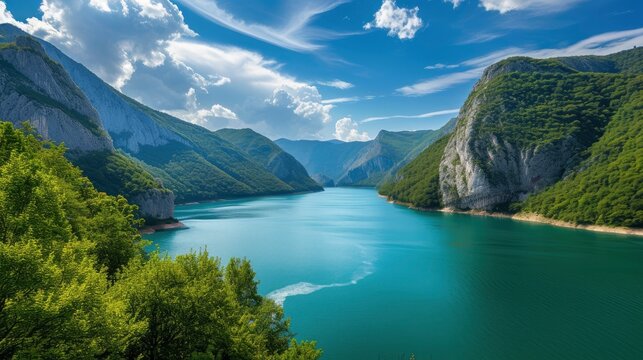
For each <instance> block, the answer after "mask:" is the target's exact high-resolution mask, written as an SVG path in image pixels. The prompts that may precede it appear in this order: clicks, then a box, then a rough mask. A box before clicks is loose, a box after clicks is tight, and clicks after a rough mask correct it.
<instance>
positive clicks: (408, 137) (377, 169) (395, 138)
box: [337, 120, 455, 186]
mask: <svg viewBox="0 0 643 360" xmlns="http://www.w3.org/2000/svg"><path fill="white" fill-rule="evenodd" d="M454 126H455V120H451V121H449V122H447V123H446V124H445V125H444V126H443V127H442V128H440V129H438V130H420V131H400V132H392V131H385V130H382V131H380V133H379V134H378V135H377V137H376V138H375V139H374V140H373V141H371V142H370V143H369V144H368V146H366V147H365V148H364V149H362V150H361V151H360V153H359V154H358V155H357V158H356V159H355V160H354V161H353V163H352V164H351V165H350V166H349V168H348V170H347V171H346V172H345V173H344V174H343V175H342V176H341V177H340V178H339V180H338V181H337V183H338V185H340V186H342V185H346V186H376V185H378V184H381V183H383V182H385V181H387V180H388V179H390V178H392V177H393V176H394V175H395V173H396V172H397V171H398V170H399V169H400V168H401V167H402V166H404V165H406V164H407V163H408V162H409V161H411V160H412V159H413V158H415V157H416V156H417V155H418V154H419V153H420V152H421V151H423V150H424V149H426V148H427V146H429V145H431V144H432V143H433V142H435V141H436V140H437V139H439V138H440V137H442V136H444V135H445V134H448V133H450V132H451V131H452V130H453V128H454Z"/></svg>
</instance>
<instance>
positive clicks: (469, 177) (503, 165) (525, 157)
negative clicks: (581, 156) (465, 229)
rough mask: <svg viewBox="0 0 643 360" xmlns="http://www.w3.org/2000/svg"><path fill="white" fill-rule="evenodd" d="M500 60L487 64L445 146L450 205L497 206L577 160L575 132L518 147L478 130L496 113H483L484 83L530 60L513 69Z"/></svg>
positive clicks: (443, 182)
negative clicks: (498, 62) (556, 139)
mask: <svg viewBox="0 0 643 360" xmlns="http://www.w3.org/2000/svg"><path fill="white" fill-rule="evenodd" d="M500 65H501V66H493V67H491V68H489V69H488V70H487V71H486V72H485V74H484V75H483V77H482V79H481V80H480V81H479V82H478V84H477V85H476V87H475V89H474V91H473V92H472V94H473V95H472V97H471V98H469V99H468V100H467V102H466V103H465V106H464V107H463V109H462V111H461V112H460V115H459V117H458V125H457V127H456V130H455V132H454V134H453V136H452V137H451V139H450V141H449V143H448V144H447V146H446V148H445V152H444V155H443V157H442V161H441V162H440V190H441V192H442V200H443V203H444V205H445V207H447V208H455V209H479V210H493V209H496V208H497V207H498V206H499V205H503V204H507V203H510V202H514V201H519V200H523V199H524V198H525V197H526V196H527V195H528V194H530V193H533V192H536V191H539V190H541V189H543V188H545V187H547V186H549V185H551V184H553V183H555V182H556V181H558V180H559V179H561V178H562V177H563V175H564V174H565V172H566V171H568V170H569V169H570V168H571V167H572V166H573V165H574V164H576V163H577V161H578V152H579V148H580V146H579V144H578V143H577V141H576V140H575V139H574V138H573V137H567V138H564V139H562V140H560V141H554V142H551V143H547V144H545V145H534V146H530V147H520V146H518V145H516V144H512V143H509V142H507V141H504V140H500V139H499V138H498V137H496V136H495V135H494V134H485V135H480V134H479V133H477V130H476V129H479V128H481V127H483V126H481V125H484V123H485V122H491V121H492V120H493V119H492V117H493V116H494V114H491V115H487V117H482V116H480V115H479V109H480V106H481V104H482V103H483V102H484V101H485V99H484V91H480V90H481V88H482V87H483V86H485V85H486V83H487V82H488V81H490V80H491V79H493V78H494V76H497V75H498V74H500V73H503V72H507V71H522V70H524V71H530V69H529V64H522V63H521V62H516V63H515V64H510V68H507V67H506V66H505V67H502V65H503V64H500ZM521 66H523V67H525V68H524V69H523V68H522V67H521ZM497 111H498V112H501V111H504V109H501V108H500V109H497Z"/></svg>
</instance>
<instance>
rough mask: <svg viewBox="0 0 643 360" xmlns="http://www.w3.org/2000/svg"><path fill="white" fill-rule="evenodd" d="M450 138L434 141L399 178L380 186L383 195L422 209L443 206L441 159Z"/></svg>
mask: <svg viewBox="0 0 643 360" xmlns="http://www.w3.org/2000/svg"><path fill="white" fill-rule="evenodd" d="M450 138H451V136H450V135H447V136H444V137H442V138H441V139H439V140H437V141H436V142H434V143H433V144H431V145H430V146H429V147H428V148H426V150H424V151H423V152H422V153H421V154H420V155H418V157H417V158H415V160H413V161H411V162H410V163H409V164H408V165H406V166H405V167H404V168H402V170H400V171H399V173H398V175H397V181H395V182H391V183H386V184H385V185H383V186H382V187H380V188H379V192H380V194H382V195H386V196H389V197H390V198H392V199H394V200H397V201H401V202H404V203H410V204H413V205H414V206H417V207H421V208H427V209H435V208H439V207H441V206H442V195H441V193H440V173H439V169H440V160H441V159H442V155H443V154H444V148H445V147H446V145H447V143H448V142H449V139H450Z"/></svg>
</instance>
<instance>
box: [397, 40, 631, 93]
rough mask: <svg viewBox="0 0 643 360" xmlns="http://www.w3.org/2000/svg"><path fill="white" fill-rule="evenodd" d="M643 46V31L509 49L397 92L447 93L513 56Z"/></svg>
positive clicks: (596, 52)
mask: <svg viewBox="0 0 643 360" xmlns="http://www.w3.org/2000/svg"><path fill="white" fill-rule="evenodd" d="M641 45H643V28H639V29H634V30H625V31H615V32H609V33H603V34H599V35H595V36H592V37H589V38H587V39H584V40H582V41H579V42H577V43H575V44H573V45H571V46H568V47H564V48H559V49H539V50H528V49H522V48H515V47H514V48H507V49H503V50H498V51H494V52H492V53H489V54H486V55H483V56H479V57H475V58H472V59H469V60H466V61H463V62H461V63H460V64H457V65H458V67H469V69H468V70H464V71H461V72H456V73H451V74H447V75H442V76H438V77H435V78H431V79H427V80H423V81H420V82H417V83H415V84H412V85H408V86H404V87H401V88H399V89H397V92H399V93H401V94H402V95H407V96H419V95H427V94H432V93H436V92H440V91H444V90H446V89H449V88H451V87H453V86H455V85H458V84H462V83H466V82H469V81H472V80H476V79H478V78H479V77H480V75H482V73H483V72H484V69H485V68H486V67H487V66H489V65H491V64H494V63H496V62H498V61H500V60H502V59H506V58H508V57H512V56H528V57H533V58H538V59H544V58H552V57H563V56H578V55H607V54H612V53H615V52H618V51H622V50H627V49H631V48H633V47H634V46H641Z"/></svg>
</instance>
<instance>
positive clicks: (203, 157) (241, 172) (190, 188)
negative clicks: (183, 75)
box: [0, 24, 319, 202]
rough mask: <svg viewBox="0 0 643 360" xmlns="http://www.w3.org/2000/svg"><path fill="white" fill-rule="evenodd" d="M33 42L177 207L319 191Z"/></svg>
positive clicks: (6, 32)
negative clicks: (168, 191)
mask: <svg viewBox="0 0 643 360" xmlns="http://www.w3.org/2000/svg"><path fill="white" fill-rule="evenodd" d="M0 35H1V36H2V38H1V39H2V41H5V42H10V41H12V39H14V38H16V37H17V36H21V35H26V33H24V32H22V31H21V30H19V29H17V28H16V27H14V26H12V25H9V24H2V25H0ZM39 41H40V43H41V44H42V47H43V48H44V50H45V52H46V53H47V55H49V57H50V58H51V59H53V62H56V63H59V64H61V65H62V67H63V68H64V70H66V71H67V73H68V74H69V75H70V76H71V79H72V80H73V82H74V83H75V84H76V85H77V87H78V88H80V91H81V92H82V93H84V95H85V96H86V97H87V99H88V100H89V102H90V103H91V106H93V108H94V109H95V113H96V112H97V115H98V118H99V119H100V122H101V123H102V125H103V128H104V130H106V131H107V132H108V133H109V136H110V137H111V139H113V144H114V146H115V147H116V148H117V149H119V150H121V151H122V152H123V153H124V154H126V155H127V156H131V157H134V158H136V159H138V160H139V162H138V166H141V165H142V166H144V167H145V168H146V170H147V171H149V172H150V173H151V174H153V176H154V177H155V178H157V179H158V180H160V181H161V182H162V183H163V184H164V186H166V187H167V188H169V189H171V190H172V191H173V192H174V194H175V195H176V200H177V201H178V202H187V201H198V200H208V199H219V198H224V197H238V196H248V195H261V194H275V193H288V192H295V191H304V190H318V189H319V187H318V185H317V184H315V183H314V182H313V181H312V179H307V180H306V179H305V178H300V179H299V180H298V183H297V184H296V186H291V185H290V184H288V183H287V182H284V181H283V180H282V179H280V178H279V177H278V176H276V175H275V174H273V173H272V172H271V170H270V169H268V168H267V167H266V164H264V163H263V159H261V158H257V159H255V158H253V156H252V155H250V154H248V153H246V152H245V151H244V150H242V149H239V148H238V147H236V146H235V145H233V144H231V143H230V142H228V141H226V140H224V139H223V138H221V137H219V136H217V135H216V134H214V133H213V132H211V131H209V130H207V129H205V128H203V127H200V126H197V125H193V124H190V123H187V122H184V121H182V120H180V119H177V118H175V117H173V116H171V115H168V114H166V113H163V112H159V111H156V110H154V109H151V108H149V107H147V106H145V105H143V104H140V103H138V102H137V101H135V100H133V99H131V98H129V97H127V96H125V95H123V94H122V93H120V92H119V91H117V90H116V89H114V88H112V87H111V86H109V85H108V84H106V83H105V82H104V81H102V80H101V79H100V78H99V77H97V76H96V75H94V74H93V73H92V72H91V71H89V70H88V69H87V68H86V67H84V66H83V65H81V64H79V63H77V62H75V61H74V60H72V59H71V58H69V57H68V56H66V55H65V54H63V53H62V52H61V51H60V50H58V49H57V48H56V47H54V46H53V45H51V44H49V43H48V42H46V41H44V40H39ZM287 164H288V165H293V166H295V167H296V166H297V165H298V164H295V163H292V162H291V163H287ZM284 166H286V163H284ZM287 170H288V169H281V170H280V171H282V172H284V171H287ZM293 171H294V172H295V173H296V172H297V171H298V170H297V169H293ZM300 175H301V174H300ZM307 184H308V185H307ZM99 188H100V186H99Z"/></svg>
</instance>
